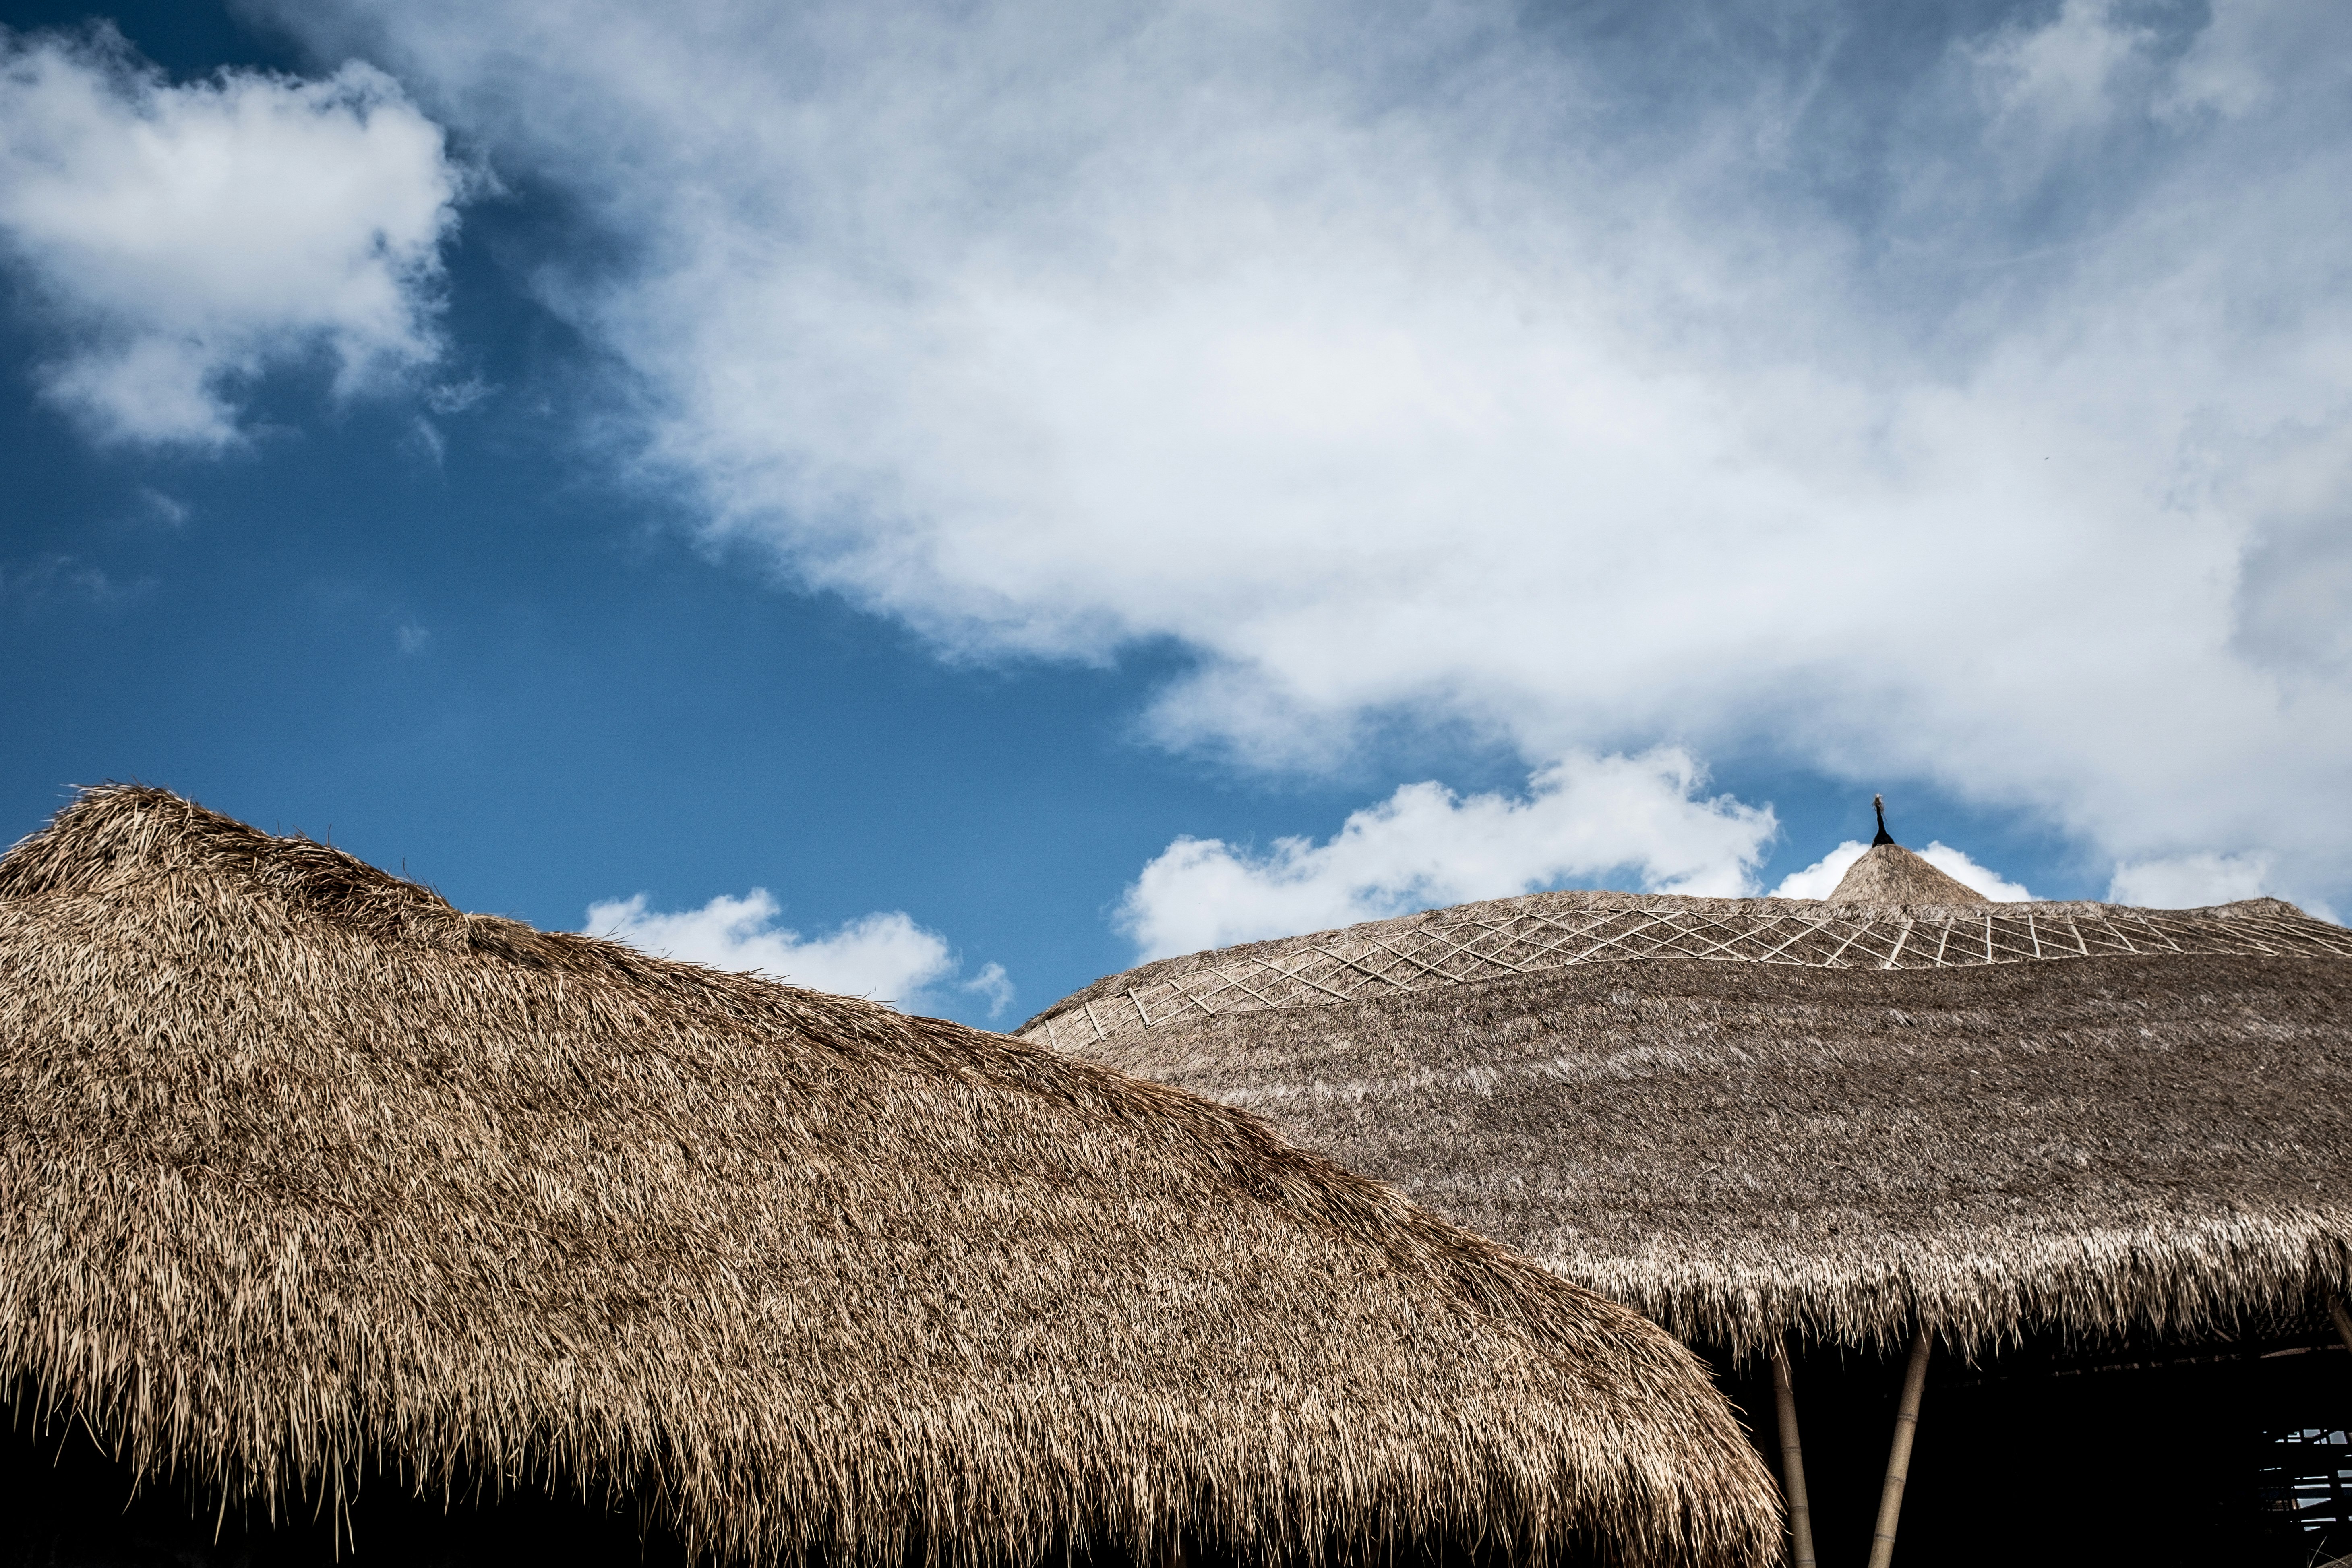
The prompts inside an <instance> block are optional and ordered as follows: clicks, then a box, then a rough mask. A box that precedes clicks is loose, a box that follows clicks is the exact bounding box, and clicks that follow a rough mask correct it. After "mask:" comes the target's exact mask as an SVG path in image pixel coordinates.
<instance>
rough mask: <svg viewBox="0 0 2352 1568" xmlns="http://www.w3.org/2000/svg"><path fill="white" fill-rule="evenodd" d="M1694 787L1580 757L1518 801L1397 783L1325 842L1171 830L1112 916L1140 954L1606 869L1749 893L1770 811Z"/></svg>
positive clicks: (1686, 768)
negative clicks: (1261, 843) (1230, 838)
mask: <svg viewBox="0 0 2352 1568" xmlns="http://www.w3.org/2000/svg"><path fill="white" fill-rule="evenodd" d="M1705 783H1706V773H1705V772H1704V771H1703V770H1702V769H1700V768H1699V766H1698V764H1697V763H1696V762H1694V761H1693V760H1692V758H1691V757H1690V756H1689V754H1688V753H1686V752H1677V751H1672V750H1664V751H1659V752H1651V753H1649V754H1648V755H1645V756H1641V757H1591V756H1578V757H1571V758H1569V759H1568V760H1566V761H1564V762H1560V763H1553V764H1552V765H1550V766H1549V767H1546V768H1544V769H1542V770H1540V771H1539V772H1538V773H1536V774H1535V776H1534V777H1533V778H1531V779H1530V780H1529V781H1528V792H1527V794H1526V795H1525V796H1523V797H1520V798H1517V799H1514V798H1512V797H1510V796H1507V795H1470V796H1467V797H1463V796H1457V795H1454V793H1453V792H1452V791H1450V790H1447V789H1445V788H1444V787H1443V786H1442V785H1439V784H1433V783H1427V784H1407V785H1405V786H1404V787H1403V788H1402V789H1400V790H1398V791H1397V792H1396V793H1395V794H1394V795H1391V796H1390V797H1389V798H1388V799H1387V800H1385V801H1382V802H1381V803H1380V804H1379V805H1373V806H1368V807H1366V808H1365V809H1364V810H1362V811H1359V812H1356V813H1354V814H1353V815H1351V816H1349V818H1348V820H1347V822H1346V824H1345V825H1344V826H1341V827H1340V829H1339V832H1337V833H1335V834H1333V835H1332V836H1331V837H1329V838H1328V839H1326V840H1324V841H1322V842H1321V843H1318V842H1316V841H1315V840H1313V839H1311V838H1305V837H1296V838H1278V839H1276V840H1275V842H1274V844H1273V846H1272V847H1271V848H1269V849H1266V850H1265V851H1262V852H1261V851H1257V850H1255V849H1253V848H1252V847H1249V846H1247V845H1233V844H1228V843H1225V842H1224V841H1223V840H1222V839H1217V838H1179V839H1178V840H1176V842H1174V843H1173V844H1171V845H1170V846H1169V847H1167V848H1166V849H1165V850H1163V851H1162V852H1161V853H1160V855H1159V856H1158V857H1157V858H1154V859H1153V860H1152V861H1151V863H1150V864H1149V865H1147V866H1146V867H1144V868H1143V871H1142V874H1141V875H1140V876H1139V877H1138V878H1137V879H1135V881H1134V883H1133V884H1131V885H1130V886H1129V888H1128V889H1127V894H1126V897H1125V898H1124V900H1122V901H1121V902H1120V905H1119V908H1118V925H1119V927H1120V928H1121V929H1122V930H1123V931H1125V932H1126V933H1127V935H1128V936H1129V937H1130V938H1131V939H1132V940H1133V941H1134V942H1135V947H1136V956H1137V958H1138V959H1139V960H1150V959H1154V958H1165V957H1168V956H1171V955H1172V954H1175V953H1180V952H1197V951H1199V950H1202V949H1204V948H1213V947H1224V946H1228V945H1230V944H1232V943H1234V942H1249V941H1254V940H1255V939H1257V938H1260V937H1274V936H1290V935H1294V934H1296V933H1298V932H1301V931H1319V930H1324V929H1327V928H1328V927H1332V926H1342V925H1352V924H1355V923H1357V922H1359V921H1372V920H1382V919H1386V918H1387V917H1389V916H1391V915H1396V914H1402V913H1404V912H1406V911H1408V910H1421V909H1429V908H1432V907H1433V906H1438V905H1445V904H1458V903H1462V902H1465V901H1466V900H1471V899H1491V898H1500V897H1506V896H1508V895H1510V894H1513V893H1521V892H1526V891H1528V890H1529V889H1536V888H1542V887H1548V886H1551V885H1555V884H1557V883H1559V882H1560V881H1563V880H1569V879H1591V878H1597V877H1601V876H1604V875H1606V874H1608V873H1611V872H1620V873H1624V874H1627V875H1629V876H1631V877H1632V878H1633V879H1636V880H1638V882H1639V884H1640V885H1641V886H1642V887H1643V888H1644V889H1649V890H1652V891H1658V892H1672V893H1698V894H1716V895H1728V894H1737V893H1742V892H1746V891H1748V890H1749V884H1750V881H1751V876H1752V873H1753V871H1754V868H1755V867H1756V865H1757V863H1758V862H1759V861H1760V860H1761V859H1762V858H1763V856H1764V852H1765V849H1766V848H1767V847H1768V846H1769V844H1770V842H1771V840H1772V837H1773V836H1774V834H1775V832H1776V831H1777V825H1776V824H1775V822H1774V820H1773V816H1772V813H1771V811H1770V810H1769V808H1764V809H1759V808H1757V807H1753V806H1747V805H1740V804H1739V803H1738V801H1735V800H1732V799H1730V798H1729V797H1727V796H1718V797H1715V798H1706V797H1704V796H1702V795H1700V793H1699V792H1700V790H1701V789H1702V788H1703V786H1704V785H1705Z"/></svg>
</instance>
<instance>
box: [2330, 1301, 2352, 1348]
mask: <svg viewBox="0 0 2352 1568" xmlns="http://www.w3.org/2000/svg"><path fill="white" fill-rule="evenodd" d="M2327 1310H2328V1312H2329V1314H2330V1315H2331V1316H2333V1317H2334V1318H2335V1320H2336V1333H2337V1334H2339V1335H2341V1336H2342V1337H2343V1340H2344V1348H2345V1349H2346V1350H2347V1351H2352V1312H2347V1311H2346V1310H2344V1298H2343V1297H2341V1296H2333V1297H2330V1298H2329V1299H2328V1302H2327Z"/></svg>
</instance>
